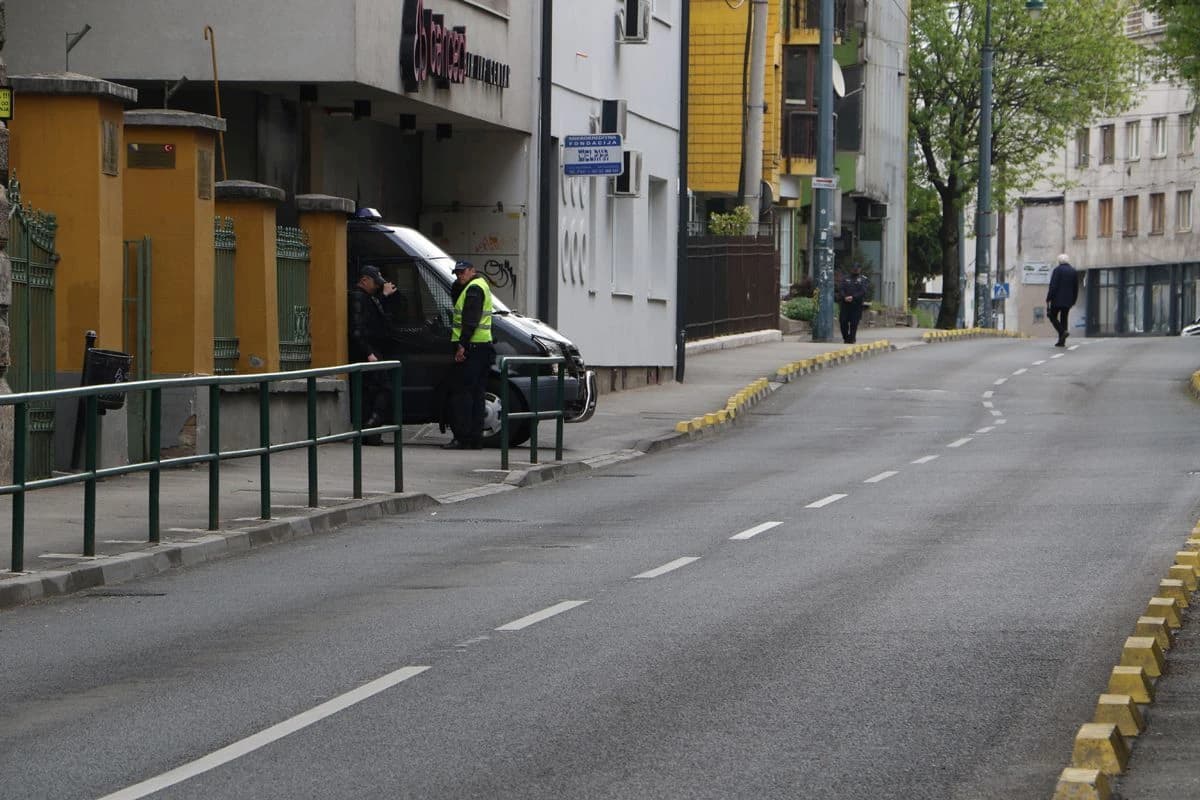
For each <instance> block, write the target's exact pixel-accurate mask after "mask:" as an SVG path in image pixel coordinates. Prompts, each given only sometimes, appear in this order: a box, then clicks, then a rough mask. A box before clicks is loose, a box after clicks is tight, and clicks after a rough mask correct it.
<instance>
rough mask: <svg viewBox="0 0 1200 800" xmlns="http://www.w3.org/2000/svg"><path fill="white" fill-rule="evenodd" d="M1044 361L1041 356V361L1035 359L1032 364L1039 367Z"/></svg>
mask: <svg viewBox="0 0 1200 800" xmlns="http://www.w3.org/2000/svg"><path fill="white" fill-rule="evenodd" d="M1045 363H1046V359H1044V358H1043V359H1042V360H1041V361H1035V362H1033V365H1034V366H1035V367H1040V366H1041V365H1042V364H1045Z"/></svg>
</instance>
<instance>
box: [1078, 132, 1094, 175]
mask: <svg viewBox="0 0 1200 800" xmlns="http://www.w3.org/2000/svg"><path fill="white" fill-rule="evenodd" d="M1091 133H1092V132H1091V130H1090V129H1088V128H1080V129H1079V130H1077V131H1075V166H1077V167H1081V168H1082V167H1086V166H1087V165H1088V158H1089V157H1090V156H1091V143H1092V137H1091Z"/></svg>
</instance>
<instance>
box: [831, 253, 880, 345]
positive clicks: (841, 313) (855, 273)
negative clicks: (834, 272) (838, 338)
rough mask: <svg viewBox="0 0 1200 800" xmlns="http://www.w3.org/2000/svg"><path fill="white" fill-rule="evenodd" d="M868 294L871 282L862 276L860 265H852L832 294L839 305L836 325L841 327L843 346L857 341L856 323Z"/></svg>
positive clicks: (860, 316) (860, 317)
mask: <svg viewBox="0 0 1200 800" xmlns="http://www.w3.org/2000/svg"><path fill="white" fill-rule="evenodd" d="M870 293H871V281H870V280H869V279H868V278H867V276H866V275H863V274H862V264H858V263H855V264H852V265H851V266H850V274H849V275H846V276H844V277H843V278H842V279H841V280H840V281H838V283H837V289H836V291H835V292H834V299H835V300H837V301H838V302H839V303H840V304H841V307H840V308H839V309H838V324H839V325H841V328H842V341H843V342H844V343H845V344H854V343H855V341H856V340H857V339H858V321H859V320H860V319H862V312H863V306H864V305H866V302H867V295H869V294H870Z"/></svg>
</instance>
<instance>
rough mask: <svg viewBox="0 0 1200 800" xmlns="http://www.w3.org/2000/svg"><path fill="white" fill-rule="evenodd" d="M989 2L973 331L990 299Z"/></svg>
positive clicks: (1039, 2)
mask: <svg viewBox="0 0 1200 800" xmlns="http://www.w3.org/2000/svg"><path fill="white" fill-rule="evenodd" d="M1045 7H1046V2H1045V0H1025V10H1026V11H1028V12H1029V13H1030V15H1031V16H1034V17H1036V16H1037V15H1038V14H1039V13H1040V12H1041V11H1042V9H1044V8H1045ZM993 57H994V52H993V50H992V0H987V9H986V11H985V12H984V17H983V58H982V60H981V68H980V82H981V84H982V86H981V87H980V90H979V200H978V202H977V203H976V206H975V327H977V328H979V327H982V328H990V327H992V298H991V297H990V296H989V295H988V280H989V277H990V275H991V272H992V269H991V267H992V234H993V231H992V62H993Z"/></svg>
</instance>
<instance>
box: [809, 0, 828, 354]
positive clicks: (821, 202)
mask: <svg viewBox="0 0 1200 800" xmlns="http://www.w3.org/2000/svg"><path fill="white" fill-rule="evenodd" d="M817 62H818V69H817V74H818V77H819V79H820V82H819V85H818V86H817V174H816V176H815V177H814V178H813V192H812V195H813V206H812V220H811V224H812V226H813V230H814V235H813V255H814V257H815V258H814V260H815V261H816V268H817V289H818V295H817V296H818V300H817V318H816V319H815V320H814V323H815V324H814V325H813V341H814V342H828V341H829V340H830V339H831V338H833V237H832V235H831V234H832V231H831V230H830V227H831V226H830V220H831V215H830V206H831V205H832V200H833V189H832V188H830V187H831V186H832V184H833V0H821V47H820V50H819V52H818V54H817Z"/></svg>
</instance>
